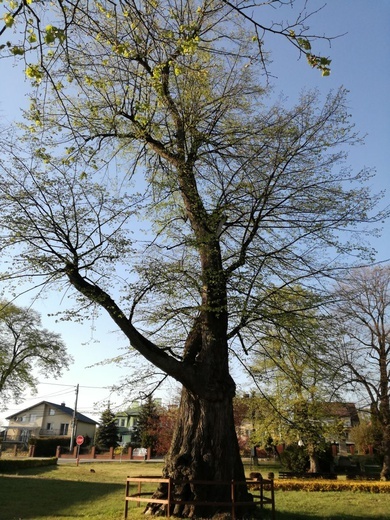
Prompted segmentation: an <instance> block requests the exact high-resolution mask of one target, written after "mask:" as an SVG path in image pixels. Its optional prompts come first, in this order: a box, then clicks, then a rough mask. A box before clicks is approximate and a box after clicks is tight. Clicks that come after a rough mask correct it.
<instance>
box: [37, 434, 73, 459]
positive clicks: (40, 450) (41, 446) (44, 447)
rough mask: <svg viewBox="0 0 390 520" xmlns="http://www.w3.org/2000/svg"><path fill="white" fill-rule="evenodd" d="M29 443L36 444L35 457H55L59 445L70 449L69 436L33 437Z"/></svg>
mask: <svg viewBox="0 0 390 520" xmlns="http://www.w3.org/2000/svg"><path fill="white" fill-rule="evenodd" d="M29 444H30V445H33V446H35V451H34V457H54V456H55V454H56V451H57V446H61V448H63V449H65V450H69V438H68V437H64V436H60V437H40V438H38V437H31V439H30V440H29Z"/></svg>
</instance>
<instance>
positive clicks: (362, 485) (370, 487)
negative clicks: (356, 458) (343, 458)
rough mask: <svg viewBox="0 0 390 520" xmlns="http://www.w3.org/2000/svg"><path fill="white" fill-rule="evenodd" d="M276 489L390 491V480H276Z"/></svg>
mask: <svg viewBox="0 0 390 520" xmlns="http://www.w3.org/2000/svg"><path fill="white" fill-rule="evenodd" d="M274 488H275V490H282V491H321V492H324V491H353V492H365V493H390V482H372V481H369V480H366V481H364V480H360V481H348V480H325V479H324V480H318V479H316V480H297V479H291V480H287V479H286V480H284V479H283V480H275V481H274Z"/></svg>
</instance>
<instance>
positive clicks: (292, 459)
mask: <svg viewBox="0 0 390 520" xmlns="http://www.w3.org/2000/svg"><path fill="white" fill-rule="evenodd" d="M280 459H281V462H282V465H283V466H284V467H285V468H287V469H288V470H290V471H294V472H295V473H304V472H305V471H306V469H307V468H308V467H309V457H308V455H307V453H306V451H305V450H304V449H303V448H302V447H301V446H297V445H294V444H290V445H289V446H287V447H286V449H285V450H284V451H283V453H281V455H280Z"/></svg>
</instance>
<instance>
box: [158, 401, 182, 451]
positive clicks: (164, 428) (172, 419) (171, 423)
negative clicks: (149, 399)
mask: <svg viewBox="0 0 390 520" xmlns="http://www.w3.org/2000/svg"><path fill="white" fill-rule="evenodd" d="M178 412H179V407H178V406H177V405H169V406H168V407H167V408H162V409H161V410H160V414H159V415H160V416H159V427H158V436H157V442H156V455H160V456H165V455H166V454H167V453H168V451H169V448H170V446H171V443H172V437H173V434H174V431H175V425H176V423H177V416H178Z"/></svg>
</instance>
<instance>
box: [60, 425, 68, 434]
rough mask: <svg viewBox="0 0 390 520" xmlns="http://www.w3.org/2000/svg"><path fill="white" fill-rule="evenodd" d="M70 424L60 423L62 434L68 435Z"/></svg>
mask: <svg viewBox="0 0 390 520" xmlns="http://www.w3.org/2000/svg"><path fill="white" fill-rule="evenodd" d="M68 430H69V424H68V423H61V425H60V435H68Z"/></svg>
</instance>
